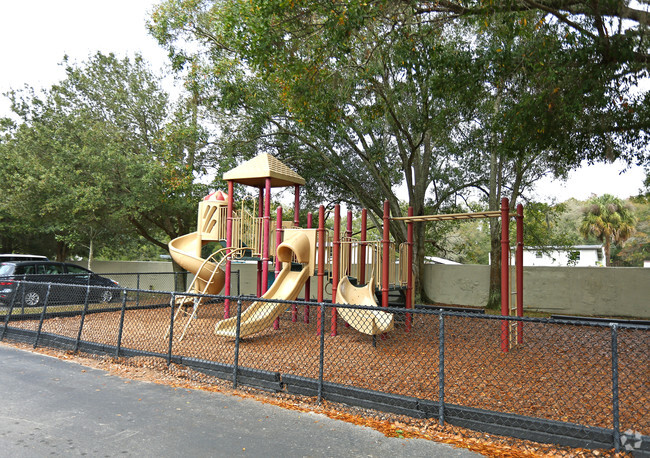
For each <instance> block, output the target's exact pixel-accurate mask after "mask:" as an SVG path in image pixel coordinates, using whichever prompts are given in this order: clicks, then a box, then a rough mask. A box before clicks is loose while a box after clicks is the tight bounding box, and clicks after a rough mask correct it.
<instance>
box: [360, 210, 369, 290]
mask: <svg viewBox="0 0 650 458" xmlns="http://www.w3.org/2000/svg"><path fill="white" fill-rule="evenodd" d="M367 228H368V210H366V209H365V208H364V209H363V210H361V241H360V243H359V285H365V284H366V237H367Z"/></svg>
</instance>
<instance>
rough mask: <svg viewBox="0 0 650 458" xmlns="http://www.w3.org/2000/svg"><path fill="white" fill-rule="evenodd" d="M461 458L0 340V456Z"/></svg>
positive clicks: (463, 453)
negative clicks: (110, 371) (123, 375)
mask: <svg viewBox="0 0 650 458" xmlns="http://www.w3.org/2000/svg"><path fill="white" fill-rule="evenodd" d="M45 455H51V456H62V455H66V456H79V455H86V456H93V457H104V456H107V457H111V456H118V455H119V456H132V455H137V456H142V457H166V456H191V457H202V456H228V457H231V456H233V457H234V456H248V457H256V456H264V457H334V456H346V457H357V456H358V457H361V456H363V457H380V456H390V457H402V456H404V457H420V456H422V457H424V456H427V457H470V456H479V455H477V454H475V453H472V452H470V451H468V450H465V449H458V448H454V447H452V446H449V445H446V444H438V443H436V442H432V441H427V440H422V439H397V438H388V437H385V436H384V435H383V434H381V433H379V432H377V431H375V430H373V429H370V428H366V427H363V426H357V425H353V424H350V423H346V422H343V421H337V420H332V419H330V418H328V417H326V416H324V415H320V414H315V413H304V412H296V411H292V410H287V409H282V408H280V407H277V406H272V405H268V404H264V403H262V402H259V401H255V400H251V399H244V398H240V397H238V396H232V395H228V394H223V393H211V392H205V391H200V390H188V389H184V388H183V389H181V388H173V387H170V386H166V385H159V384H155V383H148V382H140V381H134V380H127V379H124V378H120V377H118V376H114V375H111V374H108V373H106V372H104V371H101V370H97V369H92V368H88V367H84V366H81V365H79V364H77V363H74V362H70V361H64V360H59V359H57V358H52V357H49V356H45V355H41V354H38V353H32V352H28V351H24V350H20V349H16V348H13V347H10V346H6V345H1V344H0V456H11V457H37V456H38V457H41V456H45Z"/></svg>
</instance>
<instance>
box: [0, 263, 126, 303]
mask: <svg viewBox="0 0 650 458" xmlns="http://www.w3.org/2000/svg"><path fill="white" fill-rule="evenodd" d="M21 281H22V282H21ZM48 284H51V286H50V294H49V297H48V305H62V304H83V303H84V302H85V300H86V292H87V290H88V288H87V286H88V285H90V286H91V288H90V289H89V293H90V294H89V297H88V299H89V301H90V302H111V301H112V300H113V299H114V298H116V297H117V296H119V290H118V289H116V288H119V285H118V284H117V282H115V281H113V280H111V279H109V278H106V277H102V276H100V275H97V274H96V273H94V272H91V271H90V270H88V269H84V268H83V267H80V266H78V265H76V264H70V263H65V262H54V261H12V262H3V263H2V264H0V306H2V307H8V306H9V304H10V302H11V301H12V297H14V296H15V299H14V303H15V304H16V305H17V304H24V305H25V306H26V307H37V306H40V305H43V303H44V302H45V297H46V295H47V291H48Z"/></svg>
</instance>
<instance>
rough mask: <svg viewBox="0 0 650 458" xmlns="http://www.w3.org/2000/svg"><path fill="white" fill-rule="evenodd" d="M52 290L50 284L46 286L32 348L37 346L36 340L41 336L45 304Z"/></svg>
mask: <svg viewBox="0 0 650 458" xmlns="http://www.w3.org/2000/svg"><path fill="white" fill-rule="evenodd" d="M51 290H52V283H48V284H47V293H45V302H43V310H41V319H40V320H39V322H38V330H37V331H36V339H35V340H34V348H36V346H37V345H38V338H39V336H40V335H41V329H43V321H45V310H46V309H47V303H48V301H49V300H50V291H51Z"/></svg>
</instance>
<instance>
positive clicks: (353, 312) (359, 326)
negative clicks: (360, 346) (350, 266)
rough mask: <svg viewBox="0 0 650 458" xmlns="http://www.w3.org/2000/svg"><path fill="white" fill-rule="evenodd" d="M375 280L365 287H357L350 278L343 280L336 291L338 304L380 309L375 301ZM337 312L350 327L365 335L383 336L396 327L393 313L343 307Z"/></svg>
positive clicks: (371, 280)
mask: <svg viewBox="0 0 650 458" xmlns="http://www.w3.org/2000/svg"><path fill="white" fill-rule="evenodd" d="M373 280H374V279H370V282H368V284H367V285H365V286H361V287H356V286H354V285H353V284H352V283H350V280H348V277H343V278H341V280H340V281H339V286H338V288H337V290H336V302H337V303H338V304H349V305H364V306H366V307H378V305H377V302H376V301H375V286H374V281H373ZM337 312H338V314H339V316H341V317H342V318H343V319H344V320H345V321H346V322H347V323H348V324H349V325H350V326H352V327H353V328H354V329H356V330H357V331H359V332H362V333H364V334H369V335H377V334H383V333H384V332H388V331H391V330H392V329H393V327H394V320H393V314H392V313H387V312H381V311H379V310H363V309H348V308H343V307H339V308H337Z"/></svg>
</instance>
